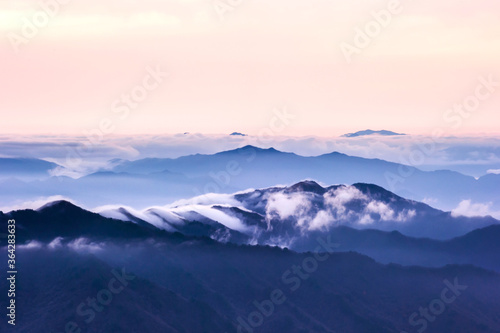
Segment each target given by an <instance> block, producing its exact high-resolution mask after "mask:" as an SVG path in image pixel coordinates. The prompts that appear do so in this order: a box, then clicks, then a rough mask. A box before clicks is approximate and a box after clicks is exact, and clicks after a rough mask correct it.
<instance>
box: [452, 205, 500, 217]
mask: <svg viewBox="0 0 500 333" xmlns="http://www.w3.org/2000/svg"><path fill="white" fill-rule="evenodd" d="M492 205H493V203H491V202H488V203H473V202H472V200H463V201H462V202H460V204H459V205H458V206H457V207H456V208H455V209H453V210H452V211H451V215H452V216H453V217H458V216H467V217H475V216H493V217H495V218H497V219H498V218H500V212H495V211H492V210H491V206H492Z"/></svg>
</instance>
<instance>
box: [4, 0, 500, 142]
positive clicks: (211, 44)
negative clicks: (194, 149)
mask: <svg viewBox="0 0 500 333" xmlns="http://www.w3.org/2000/svg"><path fill="white" fill-rule="evenodd" d="M217 1H219V0H216V1H213V0H162V1H160V0H141V1H134V0H85V1H77V0H73V1H69V3H68V4H66V5H61V6H60V8H59V11H58V13H57V14H55V15H54V17H52V18H51V19H50V20H49V22H48V25H47V26H42V27H41V28H40V29H39V31H38V33H37V34H36V35H35V36H33V37H31V38H28V39H27V41H26V42H25V43H23V44H20V45H18V46H19V47H18V52H15V49H14V47H13V46H12V43H11V41H10V39H12V36H13V34H17V35H19V36H21V35H22V27H23V25H24V24H25V23H23V22H25V21H23V20H26V19H27V20H29V21H32V20H33V15H35V14H36V13H39V11H40V10H41V8H40V5H39V1H31V0H21V1H9V0H0V35H1V36H2V39H1V41H0V73H1V77H0V84H1V86H0V87H1V89H0V112H1V120H2V121H1V122H0V131H1V132H2V133H18V134H23V135H31V134H35V133H46V134H69V135H80V134H82V132H83V131H85V130H87V131H88V130H92V129H95V128H98V127H99V124H100V122H102V120H103V119H107V120H108V121H109V123H110V124H111V125H110V126H113V128H114V130H113V133H115V134H140V133H158V134H159V133H178V132H202V133H230V132H233V131H239V132H245V133H249V134H258V133H259V131H261V129H262V128H266V127H268V126H269V124H270V121H271V119H272V118H273V117H274V113H273V110H274V109H275V108H281V107H283V106H286V108H287V109H288V111H289V112H290V113H293V114H294V115H295V118H294V120H293V121H291V122H290V124H289V125H288V126H286V127H285V128H283V130H282V131H280V133H279V134H280V135H298V136H300V135H319V136H331V135H339V134H343V133H346V132H352V131H357V130H362V129H366V128H372V129H389V130H394V131H399V132H406V133H413V134H428V133H430V132H432V130H433V129H434V128H437V127H440V128H448V129H449V133H450V134H454V135H460V134H471V133H497V134H498V133H499V127H498V125H499V124H500V112H499V111H500V87H497V90H495V91H494V92H493V93H491V96H489V97H488V98H487V99H485V100H483V101H481V103H480V105H479V107H478V108H477V109H476V110H475V111H474V112H473V113H472V114H470V116H468V117H465V116H464V117H462V116H461V119H460V121H458V120H457V119H456V117H457V116H458V114H448V116H449V117H451V116H455V121H454V122H451V121H446V120H444V115H445V113H446V111H447V110H448V109H449V108H451V107H453V105H454V104H455V103H461V102H462V101H464V99H466V98H467V97H469V96H471V95H473V94H474V93H475V90H476V87H477V86H478V84H479V81H478V77H480V76H483V77H488V76H492V77H493V78H495V79H496V80H497V81H500V1H498V0H461V1H458V0H438V1H436V0H419V1H410V0H401V13H399V14H395V15H393V17H392V19H391V20H390V23H389V24H388V26H387V27H385V28H382V29H381V31H380V33H379V34H377V35H376V36H375V37H374V38H373V39H372V41H371V43H370V45H369V46H368V47H366V48H364V49H362V50H361V52H360V54H357V55H355V56H354V57H353V59H352V62H351V63H350V64H349V63H348V62H347V61H346V59H345V57H344V55H343V53H342V51H341V48H340V45H341V44H342V43H343V42H346V43H350V44H353V40H354V37H355V35H356V28H361V29H363V28H364V26H365V24H367V23H368V22H370V21H371V20H373V18H372V16H371V12H372V11H380V10H382V9H385V8H387V7H388V4H389V3H390V1H379V0H349V1H347V0H343V1H340V0H301V1H298V0H240V1H235V0H232V1H229V0H228V1H226V2H228V3H233V4H235V5H234V7H233V8H231V10H229V11H227V12H226V13H225V15H223V18H224V19H221V16H220V15H219V14H218V13H217V11H216V9H215V8H214V4H215V3H217ZM220 1H223V2H224V0H220ZM44 2H50V1H49V0H45V1H44ZM42 23H43V22H42ZM9 36H10V37H9ZM9 38H10V39H9ZM148 67H149V68H155V67H160V68H162V70H165V71H168V73H169V77H168V78H166V79H165V80H164V82H163V83H162V84H161V85H159V86H158V87H157V88H156V89H153V90H152V91H151V92H149V94H148V95H147V97H146V98H145V100H144V101H142V102H141V103H139V105H138V106H137V108H135V109H133V110H131V112H130V113H129V116H127V117H124V118H121V117H120V115H119V114H117V113H114V112H113V103H114V102H115V101H116V100H117V99H119V98H120V96H121V95H122V94H124V93H125V94H126V93H129V92H130V91H131V90H132V89H134V88H135V87H137V85H138V84H141V83H142V81H143V79H144V77H145V75H147V68H148Z"/></svg>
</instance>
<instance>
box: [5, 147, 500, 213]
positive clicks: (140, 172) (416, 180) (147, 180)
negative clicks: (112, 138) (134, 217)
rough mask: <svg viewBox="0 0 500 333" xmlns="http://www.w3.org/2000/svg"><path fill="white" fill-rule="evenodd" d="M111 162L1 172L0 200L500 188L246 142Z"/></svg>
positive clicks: (97, 201) (430, 197)
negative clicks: (16, 175)
mask: <svg viewBox="0 0 500 333" xmlns="http://www.w3.org/2000/svg"><path fill="white" fill-rule="evenodd" d="M113 165H115V166H114V168H113V169H112V170H110V171H109V170H108V171H105V172H104V171H103V172H98V173H95V174H91V175H88V176H85V177H82V178H79V179H71V178H67V177H52V178H50V179H47V180H41V181H38V180H37V181H31V182H22V183H21V184H18V183H16V184H14V183H12V182H11V181H1V180H0V187H2V189H3V191H2V192H1V193H0V202H2V203H3V204H4V205H6V206H8V205H14V204H18V203H19V202H25V201H31V200H35V199H38V198H40V197H49V196H54V195H62V196H65V197H70V198H72V199H73V200H77V201H78V202H80V203H81V204H83V205H86V206H89V207H96V206H101V205H105V204H124V205H128V206H132V207H134V208H144V207H147V206H151V205H164V204H165V203H167V202H172V201H175V200H179V199H185V198H191V197H193V196H196V195H203V194H206V193H234V192H236V191H242V190H246V189H249V188H266V187H270V186H274V185H275V184H285V185H287V184H289V185H291V184H294V183H296V182H297V181H300V180H302V179H314V180H316V181H318V182H321V183H325V184H354V183H368V184H376V185H378V186H381V187H384V188H387V189H388V190H390V191H392V192H394V193H396V194H397V195H399V196H403V197H405V198H409V199H412V200H417V201H426V202H432V203H433V205H434V206H436V207H438V208H440V209H443V210H448V211H451V210H453V209H455V208H456V207H458V206H459V204H460V203H461V202H463V201H465V200H470V201H471V202H472V203H473V204H483V205H490V207H489V208H490V209H491V211H492V212H498V211H500V196H499V192H498V191H497V187H495V186H494V184H497V183H500V175H494V174H490V175H487V176H484V177H482V178H479V179H477V180H476V179H475V178H474V177H470V176H465V175H463V174H460V173H457V172H452V171H446V170H441V171H432V172H429V171H421V170H419V169H417V168H413V167H409V166H404V165H402V164H397V163H392V162H387V161H383V160H379V159H365V158H360V157H353V156H348V155H345V154H341V153H336V152H334V153H330V154H325V155H320V156H314V157H306V156H300V155H296V154H293V153H286V152H281V151H278V150H276V149H273V148H269V149H261V148H256V147H253V146H245V147H242V148H239V149H235V150H229V151H224V152H220V153H217V154H213V155H202V154H196V155H190V156H184V157H179V158H175V159H168V158H167V159H163V158H148V159H141V160H137V161H124V160H120V161H116V160H115V161H114V163H113Z"/></svg>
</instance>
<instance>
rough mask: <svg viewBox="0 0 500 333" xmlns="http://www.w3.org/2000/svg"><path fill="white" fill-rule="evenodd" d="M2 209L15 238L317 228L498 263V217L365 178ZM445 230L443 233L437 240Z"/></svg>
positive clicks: (339, 244)
mask: <svg viewBox="0 0 500 333" xmlns="http://www.w3.org/2000/svg"><path fill="white" fill-rule="evenodd" d="M8 219H15V220H16V221H18V222H17V225H18V227H19V228H20V229H21V230H23V232H22V233H19V234H18V235H17V242H18V243H19V244H22V243H26V242H29V241H38V242H52V241H54V240H55V242H54V244H56V245H57V244H60V243H61V242H62V243H72V242H73V243H78V242H82V241H83V242H87V243H94V244H100V243H102V242H106V241H108V240H112V241H131V240H142V239H158V240H165V239H169V240H178V241H182V240H186V239H200V238H204V239H207V240H208V239H212V240H213V241H217V242H220V243H234V244H251V245H270V246H280V247H287V248H289V249H291V250H294V251H298V252H308V251H316V250H317V246H318V243H317V239H318V238H319V237H328V238H329V239H331V241H332V242H333V243H335V244H336V247H335V248H334V250H335V251H356V252H358V253H362V254H365V255H368V256H370V257H372V258H374V259H376V260H377V261H379V262H381V263H399V264H404V265H419V266H426V267H440V266H443V265H446V264H474V265H477V266H479V267H483V268H486V269H491V270H496V271H499V272H500V264H499V263H500V258H499V256H498V253H500V246H499V244H500V243H499V242H498V240H499V239H500V224H499V223H498V221H496V220H493V219H487V218H464V217H459V218H454V217H452V216H451V214H449V213H445V212H442V211H439V210H436V209H433V208H431V207H429V206H427V205H425V204H422V203H418V202H414V201H411V200H406V199H403V198H401V197H398V196H396V195H394V194H393V193H391V192H388V191H386V190H384V189H382V188H380V187H377V186H375V185H368V184H355V185H352V186H331V187H322V186H320V185H319V184H317V183H315V182H312V181H304V182H300V183H297V184H295V185H293V186H290V187H274V188H269V189H261V190H254V191H247V192H244V193H237V194H235V195H231V196H230V195H225V196H222V195H216V196H205V197H197V198H193V199H192V200H188V201H184V202H178V203H176V204H174V205H171V206H167V207H151V208H148V209H145V210H144V211H136V210H134V209H131V208H127V207H105V208H103V210H101V211H100V214H96V213H92V212H89V211H86V210H84V209H82V208H79V207H77V206H75V205H73V204H71V203H69V202H67V201H57V202H52V203H50V204H47V205H45V206H43V207H41V208H40V209H38V210H21V211H13V212H9V213H2V212H0V224H5V225H6V224H7V220H8ZM368 222H370V223H368ZM490 224H491V225H490ZM485 225H489V226H488V227H484V226H485ZM481 227H483V228H482V229H480V228H481ZM377 229H378V230H377ZM474 229H475V230H474ZM396 230H400V231H396ZM401 231H405V232H406V233H408V234H410V235H411V234H412V233H416V234H417V235H420V234H421V233H422V232H428V233H429V234H431V235H433V236H434V237H433V238H436V239H430V238H420V237H412V236H405V235H403V234H402V233H401ZM467 232H468V233H467ZM443 235H449V238H450V239H446V240H443V238H445V237H443ZM452 235H454V236H457V235H459V236H458V237H455V238H451V237H452ZM413 236H414V235H413ZM427 236H428V235H427ZM438 239H441V240H438ZM0 241H1V240H0Z"/></svg>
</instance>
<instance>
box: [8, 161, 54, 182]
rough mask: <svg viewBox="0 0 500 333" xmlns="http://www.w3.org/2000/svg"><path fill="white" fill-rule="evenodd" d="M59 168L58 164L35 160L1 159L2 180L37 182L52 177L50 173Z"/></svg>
mask: <svg viewBox="0 0 500 333" xmlns="http://www.w3.org/2000/svg"><path fill="white" fill-rule="evenodd" d="M57 167H59V165H57V164H56V163H52V162H47V161H44V160H40V159H35V158H0V180H6V179H9V178H17V179H20V180H35V179H43V178H48V177H50V173H49V171H51V170H53V169H55V168H57Z"/></svg>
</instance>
